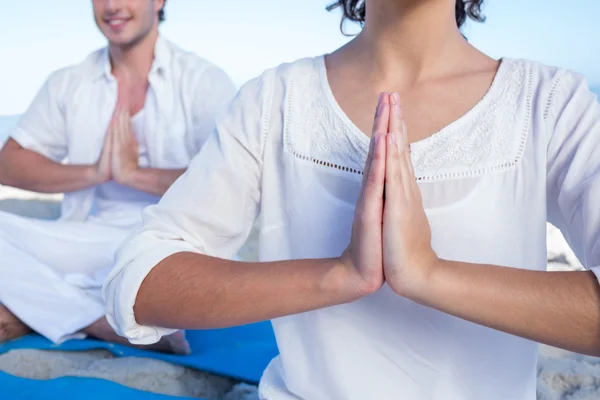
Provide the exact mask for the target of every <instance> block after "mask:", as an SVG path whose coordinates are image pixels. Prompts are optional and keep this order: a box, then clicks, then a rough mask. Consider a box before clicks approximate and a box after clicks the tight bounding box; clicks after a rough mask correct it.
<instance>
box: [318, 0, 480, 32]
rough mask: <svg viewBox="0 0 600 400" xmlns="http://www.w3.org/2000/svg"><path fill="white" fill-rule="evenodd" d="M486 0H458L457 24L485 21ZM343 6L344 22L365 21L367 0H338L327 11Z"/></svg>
mask: <svg viewBox="0 0 600 400" xmlns="http://www.w3.org/2000/svg"><path fill="white" fill-rule="evenodd" d="M483 1H484V0H456V6H455V8H454V9H455V15H456V25H457V26H458V27H459V28H460V27H461V26H463V24H464V23H465V22H466V20H467V18H471V19H472V20H474V21H478V22H483V21H485V17H484V16H483V14H482V12H481V6H482V5H483ZM338 7H341V8H342V10H343V14H344V16H343V18H342V24H343V23H344V21H345V20H349V21H354V22H358V23H360V24H361V25H363V24H364V23H365V18H366V14H367V10H366V7H365V0H338V1H336V2H334V3H332V4H330V5H329V6H327V11H331V10H334V9H336V8H338Z"/></svg>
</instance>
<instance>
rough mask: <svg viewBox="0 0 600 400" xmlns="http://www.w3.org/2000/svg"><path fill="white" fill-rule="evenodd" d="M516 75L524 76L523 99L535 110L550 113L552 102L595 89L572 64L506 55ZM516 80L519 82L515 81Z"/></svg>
mask: <svg viewBox="0 0 600 400" xmlns="http://www.w3.org/2000/svg"><path fill="white" fill-rule="evenodd" d="M504 62H506V63H507V64H508V65H509V66H510V68H509V69H511V70H513V71H516V73H515V74H514V75H515V76H521V77H522V80H521V82H519V84H520V86H521V93H522V95H523V96H522V100H523V101H525V102H527V104H528V106H529V107H531V109H532V112H536V111H538V110H541V111H542V112H544V113H547V110H548V107H549V106H550V105H551V103H553V102H556V101H560V100H564V99H561V97H565V96H571V95H573V94H574V93H576V92H580V93H585V92H587V93H591V88H590V87H589V84H588V81H587V79H586V77H585V76H584V75H582V74H580V73H578V72H575V71H572V70H570V69H568V68H564V67H559V66H555V65H550V64H545V63H542V62H539V61H533V60H528V59H504ZM513 84H516V82H513Z"/></svg>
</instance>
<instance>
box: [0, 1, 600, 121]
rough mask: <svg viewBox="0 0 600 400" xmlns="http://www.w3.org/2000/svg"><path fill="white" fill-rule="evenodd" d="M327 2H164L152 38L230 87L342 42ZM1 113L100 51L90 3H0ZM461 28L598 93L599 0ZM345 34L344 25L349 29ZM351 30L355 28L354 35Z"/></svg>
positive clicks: (486, 47) (492, 5)
mask: <svg viewBox="0 0 600 400" xmlns="http://www.w3.org/2000/svg"><path fill="white" fill-rule="evenodd" d="M328 3H330V1H328V0H227V1H223V0H219V1H217V0H211V1H209V0H169V1H168V3H167V8H166V12H167V21H166V22H165V23H163V25H162V26H161V33H162V34H163V35H164V36H165V37H167V38H168V39H170V40H172V41H173V42H175V43H177V44H178V45H179V46H180V47H183V48H185V49H187V50H190V51H194V52H196V53H198V54H200V55H201V56H202V57H204V58H206V59H208V60H210V61H212V62H214V63H216V64H217V65H219V66H221V67H222V68H224V69H225V70H226V71H227V72H228V74H229V75H230V76H231V77H232V79H233V80H234V81H235V82H236V84H237V85H241V84H243V83H244V82H245V81H247V80H248V79H250V78H252V77H254V76H256V75H258V74H260V73H261V72H262V71H264V70H265V69H267V68H270V67H273V66H276V65H278V64H280V63H282V62H287V61H293V60H295V59H298V58H301V57H309V56H314V55H317V54H323V53H327V52H331V51H333V50H335V49H336V48H337V47H339V46H341V45H343V44H344V43H345V42H347V41H348V40H349V38H348V37H345V36H343V35H342V34H341V33H340V30H339V21H340V14H339V12H332V13H328V12H327V11H325V6H326V5H327V4H328ZM0 9H1V10H2V17H3V18H2V23H1V24H0V50H1V53H0V54H2V57H1V59H0V115H11V114H18V113H22V112H23V111H25V109H26V108H27V106H28V105H29V103H30V102H31V100H32V99H33V97H34V96H35V93H36V92H37V90H38V89H39V87H40V86H41V85H42V84H43V82H44V81H45V79H46V77H47V76H48V75H49V74H50V73H51V72H52V71H54V70H56V69H58V68H61V67H63V66H67V65H71V64H75V63H78V62H80V61H81V60H83V59H84V58H85V56H86V55H87V54H89V53H90V52H92V51H93V50H95V49H97V48H99V47H102V46H104V45H105V41H104V38H103V37H102V36H101V35H100V33H99V32H98V29H97V28H96V26H95V24H94V21H93V18H92V11H91V0H60V1H56V0H55V1H49V0H0ZM484 10H485V14H486V15H487V21H486V22H485V23H484V24H477V23H470V24H469V25H468V26H467V27H466V28H465V30H464V32H465V34H466V36H467V37H468V38H469V40H470V41H471V43H473V44H474V45H475V46H477V47H478V48H479V49H481V50H482V51H484V52H486V53H487V54H489V55H490V56H492V57H495V58H499V57H512V58H527V59H532V60H537V61H541V62H544V63H546V64H551V65H556V66H561V67H565V68H569V69H572V70H574V71H577V72H580V73H582V74H584V75H586V76H587V77H588V79H589V81H590V84H591V85H592V86H598V87H600V51H599V49H600V47H598V41H599V40H600V24H598V19H599V17H598V16H600V1H599V0H571V1H568V2H567V1H560V0H487V5H486V7H485V8H484ZM349 27H350V26H349ZM355 30H356V29H355Z"/></svg>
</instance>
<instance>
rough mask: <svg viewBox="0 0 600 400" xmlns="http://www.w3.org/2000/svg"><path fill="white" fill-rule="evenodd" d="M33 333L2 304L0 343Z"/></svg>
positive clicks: (0, 310) (0, 306)
mask: <svg viewBox="0 0 600 400" xmlns="http://www.w3.org/2000/svg"><path fill="white" fill-rule="evenodd" d="M30 332H31V329H30V328H29V327H28V326H27V325H25V324H24V323H23V322H21V320H20V319H19V318H17V317H16V316H15V314H13V313H12V312H10V310H9V309H8V308H6V307H4V306H3V305H2V304H0V343H4V342H7V341H9V340H13V339H17V338H20V337H21V336H25V335H27V334H28V333H30Z"/></svg>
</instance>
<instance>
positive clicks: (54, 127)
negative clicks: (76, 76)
mask: <svg viewBox="0 0 600 400" xmlns="http://www.w3.org/2000/svg"><path fill="white" fill-rule="evenodd" d="M65 78H66V71H65V70H59V71H57V72H55V73H53V74H52V75H50V77H49V78H48V79H47V80H46V82H45V83H44V85H43V86H42V88H41V89H40V90H39V91H38V92H37V94H36V96H35V99H34V100H33V102H32V103H31V105H30V106H29V108H28V109H27V111H26V112H25V114H24V115H23V116H22V118H21V120H20V121H19V124H18V125H17V127H16V129H15V130H14V131H13V132H12V133H11V135H10V137H11V138H12V139H13V140H15V141H16V142H17V143H19V144H20V145H21V146H22V147H23V148H25V149H28V150H32V151H35V152H36V153H39V154H41V155H43V156H45V157H47V158H49V159H51V160H53V161H56V162H61V161H62V160H63V159H64V158H65V157H66V156H67V132H66V126H65V116H64V110H63V101H62V94H63V92H64V89H65V88H64V85H65V84H66V82H65V80H66V79H65Z"/></svg>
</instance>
